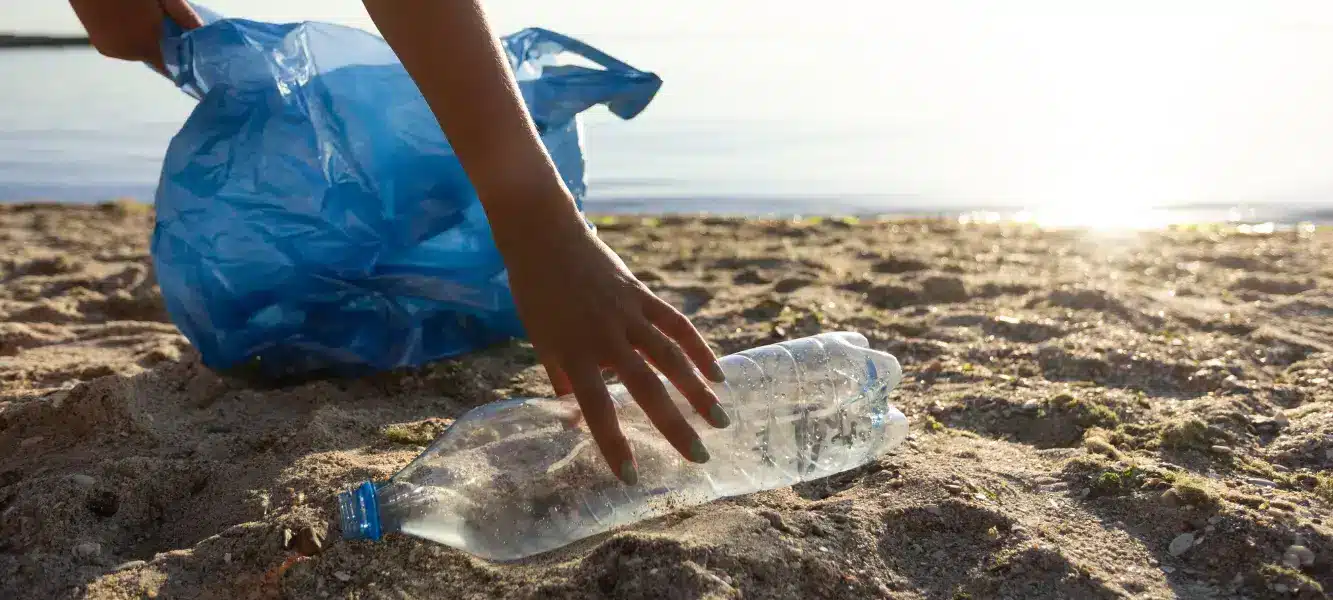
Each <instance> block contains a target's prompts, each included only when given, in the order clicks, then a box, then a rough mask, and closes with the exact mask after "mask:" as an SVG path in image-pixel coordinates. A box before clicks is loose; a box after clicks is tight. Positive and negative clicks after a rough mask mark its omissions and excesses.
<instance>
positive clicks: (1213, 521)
mask: <svg viewBox="0 0 1333 600" xmlns="http://www.w3.org/2000/svg"><path fill="white" fill-rule="evenodd" d="M1221 522H1222V517H1219V516H1217V515H1213V516H1211V517H1208V524H1209V525H1216V524H1218V523H1221Z"/></svg>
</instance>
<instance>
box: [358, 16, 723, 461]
mask: <svg viewBox="0 0 1333 600" xmlns="http://www.w3.org/2000/svg"><path fill="white" fill-rule="evenodd" d="M364 1H365V5H366V8H367V10H368V11H369V13H370V16H371V18H372V19H373V20H374V22H375V24H376V26H377V27H378V28H379V30H380V33H381V34H383V36H384V38H385V40H386V41H387V42H388V43H389V45H390V46H391V47H392V48H393V50H394V52H395V53H396V54H397V55H398V58H399V60H401V61H402V63H403V65H404V66H405V67H406V69H407V71H408V73H409V74H410V75H411V76H412V78H413V80H414V81H415V82H416V84H417V87H418V88H419V89H420V90H421V93H422V95H423V96H424V97H425V99H426V101H427V103H428V104H429V105H430V107H431V110H432V111H433V112H434V114H435V116H436V119H437V120H438V121H439V123H440V127H441V128H442V129H443V130H444V133H445V135H446V136H447V137H448V139H449V142H450V144H451V146H452V147H453V149H454V152H455V153H456V154H457V155H458V158H459V161H460V162H461V163H462V165H463V168H464V169H465V170H466V171H467V173H468V177H469V179H470V180H471V182H472V184H473V187H474V188H476V190H477V194H478V196H479V198H480V200H481V203H482V206H483V207H484V208H485V210H486V214H487V217H488V219H489V221H490V223H491V229H492V232H493V234H494V238H495V242H496V245H497V247H498V248H499V250H500V252H501V254H502V255H503V257H504V260H505V265H506V267H507V268H508V271H509V282H510V286H511V288H512V290H513V294H514V299H515V303H516V304H517V307H518V311H519V315H520V317H521V318H522V319H523V323H524V326H525V328H526V329H527V333H528V337H529V339H530V340H531V341H532V344H533V347H534V348H535V349H536V351H537V354H538V356H539V357H540V360H541V362H542V365H543V366H544V367H545V368H546V371H547V374H548V375H549V376H550V378H551V382H552V384H553V386H554V387H555V388H556V391H557V392H558V393H569V392H572V393H574V394H575V396H576V397H577V399H578V402H579V405H580V407H581V409H582V413H583V418H584V420H585V421H586V422H587V424H588V428H589V430H590V431H591V432H592V435H593V437H594V439H595V440H596V442H597V445H598V447H599V448H600V449H601V451H602V455H603V456H604V457H605V458H606V459H607V461H608V462H609V463H610V465H611V467H612V469H613V470H615V471H616V474H617V475H618V476H619V477H620V478H621V479H622V480H625V481H626V482H629V483H633V482H634V481H635V480H636V479H637V474H636V469H635V466H634V462H633V457H632V454H631V450H630V447H629V444H628V442H627V440H626V439H625V436H624V434H623V432H622V431H621V429H620V425H619V421H618V419H617V416H616V412H615V408H614V406H613V404H612V401H611V397H610V395H609V392H608V391H607V389H606V386H605V384H604V383H603V381H602V377H601V368H602V367H608V368H610V369H612V370H614V371H616V373H617V374H618V375H619V377H620V379H621V381H622V382H623V383H624V384H625V386H626V388H627V389H628V390H629V391H630V393H631V394H632V395H633V396H634V398H635V400H636V402H638V404H639V405H640V406H641V407H642V408H643V409H644V412H645V413H646V414H647V415H648V417H649V418H650V419H651V420H652V422H653V424H654V425H655V426H656V427H657V428H658V429H659V430H660V431H661V432H662V433H663V435H664V436H665V437H666V439H667V440H668V441H669V442H671V444H672V445H673V446H675V447H676V449H677V450H678V451H680V452H681V454H682V455H684V456H685V457H686V458H688V459H690V460H693V461H695V462H704V461H706V460H708V454H707V450H706V449H705V448H704V447H703V444H702V442H701V440H700V438H699V436H698V434H697V433H696V432H695V431H694V430H693V428H691V427H690V426H689V424H688V423H687V422H686V421H685V419H684V417H683V415H682V414H681V413H680V411H679V410H678V409H677V408H676V406H675V404H674V403H673V402H672V401H671V399H670V398H669V397H668V395H667V391H666V388H665V387H664V386H663V384H662V383H661V381H660V380H659V379H658V378H657V376H656V374H654V373H653V371H652V369H651V368H649V366H648V362H651V363H652V364H654V365H656V366H657V367H658V369H659V370H661V371H662V372H663V374H664V375H666V376H667V378H668V379H669V380H670V381H671V383H672V384H673V385H675V386H676V387H677V389H679V390H680V391H681V393H682V394H683V395H684V396H685V398H686V399H687V400H688V401H689V402H690V404H691V405H692V406H693V407H694V408H695V410H697V411H698V412H699V413H700V414H702V415H703V416H704V417H705V418H707V419H708V420H709V422H711V423H713V424H714V425H715V426H725V425H726V420H727V419H726V415H725V413H724V412H722V410H721V407H720V405H719V404H718V402H717V397H716V395H715V394H714V393H713V392H712V390H711V389H710V388H709V386H708V384H707V383H706V382H705V381H704V379H703V378H702V377H701V376H700V374H699V372H696V371H695V367H697V368H698V369H699V371H701V372H703V373H708V374H709V378H711V379H713V380H715V381H720V380H721V379H722V373H721V370H720V369H719V368H718V366H717V363H716V358H715V357H714V355H713V353H712V351H711V350H710V349H709V348H708V345H707V343H706V342H705V341H704V340H703V338H702V336H700V335H699V333H698V331H697V330H696V329H695V328H694V326H693V325H691V324H690V322H689V320H688V319H687V318H685V317H684V316H683V315H681V313H680V312H678V311H677V310H676V309H675V308H673V307H671V306H670V305H669V304H668V303H666V302H665V301H663V300H661V299H660V298H658V297H657V296H655V295H654V294H653V293H652V292H651V291H649V290H648V288H647V287H646V286H644V285H643V284H642V283H641V282H639V281H638V279H637V278H635V277H634V275H633V274H632V273H631V272H630V271H629V269H628V268H627V267H626V266H625V264H624V263H623V262H622V261H621V260H620V258H619V257H618V256H616V254H615V253H614V252H613V251H611V249H610V248H608V247H607V246H606V245H605V244H603V243H602V242H601V241H600V240H599V239H598V238H597V237H596V236H594V235H593V234H592V233H591V232H590V231H589V230H588V228H587V227H586V225H585V224H584V222H583V220H582V218H581V217H580V215H579V212H578V210H577V207H576V206H575V204H574V199H573V197H572V196H571V194H570V192H569V190H568V189H567V188H566V187H565V185H564V183H563V181H562V180H561V178H560V176H559V173H558V172H557V171H556V168H555V165H554V164H553V163H552V161H551V158H550V156H549V155H548V154H547V152H546V150H545V148H544V146H543V145H542V143H541V140H540V137H539V136H538V133H537V131H536V127H535V126H534V124H533V122H532V119H531V118H530V117H529V116H528V113H527V111H526V109H525V107H524V104H523V100H522V96H521V95H520V93H519V89H518V85H517V83H516V82H515V80H514V76H513V73H512V72H511V70H510V68H509V64H508V60H507V58H506V55H505V52H504V50H503V48H502V47H501V46H500V43H499V40H498V39H497V38H496V36H495V34H494V33H493V32H492V31H491V28H490V26H489V24H488V22H487V19H486V16H485V13H484V12H483V10H482V7H481V5H480V2H479V0H364ZM645 358H646V359H647V361H645Z"/></svg>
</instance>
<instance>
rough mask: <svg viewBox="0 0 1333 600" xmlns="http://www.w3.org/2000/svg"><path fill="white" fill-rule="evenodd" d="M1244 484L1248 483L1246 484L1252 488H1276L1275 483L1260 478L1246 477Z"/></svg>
mask: <svg viewBox="0 0 1333 600" xmlns="http://www.w3.org/2000/svg"><path fill="white" fill-rule="evenodd" d="M1245 483H1248V484H1250V485H1254V486H1258V487H1266V488H1276V487H1277V484H1276V483H1274V482H1272V481H1269V480H1267V479H1263V478H1260V477H1246V478H1245Z"/></svg>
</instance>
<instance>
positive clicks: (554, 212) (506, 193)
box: [478, 178, 587, 253]
mask: <svg viewBox="0 0 1333 600" xmlns="http://www.w3.org/2000/svg"><path fill="white" fill-rule="evenodd" d="M478 196H479V197H480V199H481V203H482V207H483V208H484V209H485V211H486V219H487V220H488V221H489V222H490V226H491V232H492V235H493V236H494V238H495V242H496V245H497V246H498V247H499V248H500V251H501V252H502V253H507V252H509V251H510V249H511V248H514V247H516V246H521V247H525V248H526V247H534V246H540V245H542V240H546V239H555V240H559V239H565V236H568V235H569V234H571V233H577V234H580V235H582V234H584V233H585V232H586V230H587V223H586V222H584V220H583V216H582V215H581V214H580V213H579V210H578V206H577V205H576V204H575V203H574V197H573V195H572V194H571V193H570V192H569V189H568V188H566V187H565V185H564V182H562V181H561V180H560V179H559V178H554V181H550V180H546V181H543V180H540V179H535V180H532V181H524V180H523V178H519V179H516V180H513V181H510V182H507V183H505V184H504V185H500V186H495V187H492V188H488V189H487V190H486V191H485V192H481V191H480V190H479V191H478Z"/></svg>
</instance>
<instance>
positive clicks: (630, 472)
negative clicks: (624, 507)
mask: <svg viewBox="0 0 1333 600" xmlns="http://www.w3.org/2000/svg"><path fill="white" fill-rule="evenodd" d="M620 480H621V481H623V482H625V485H634V484H636V483H638V482H639V470H638V469H637V468H635V467H634V461H632V460H626V461H625V462H623V463H620Z"/></svg>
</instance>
